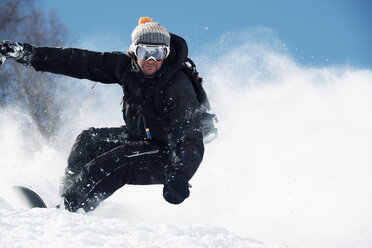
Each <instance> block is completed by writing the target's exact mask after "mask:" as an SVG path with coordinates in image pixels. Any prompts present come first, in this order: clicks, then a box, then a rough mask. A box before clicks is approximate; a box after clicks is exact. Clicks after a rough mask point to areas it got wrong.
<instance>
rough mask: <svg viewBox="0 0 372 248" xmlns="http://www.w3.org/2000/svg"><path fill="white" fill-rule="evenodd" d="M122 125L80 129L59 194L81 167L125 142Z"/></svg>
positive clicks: (62, 192) (64, 189)
mask: <svg viewBox="0 0 372 248" xmlns="http://www.w3.org/2000/svg"><path fill="white" fill-rule="evenodd" d="M127 139H128V135H127V132H126V129H125V128H124V127H115V128H89V129H88V130H84V131H82V132H81V133H80V134H79V135H78V137H77V138H76V141H75V143H74V145H73V147H72V149H71V152H70V155H69V157H68V160H67V167H66V169H65V176H64V178H63V182H62V184H63V185H62V189H61V192H60V194H61V195H63V194H64V193H65V191H66V189H67V188H68V187H69V186H70V185H71V183H72V182H73V181H74V179H75V178H76V177H77V176H78V175H79V173H80V172H81V170H82V169H83V167H84V166H85V165H86V164H88V163H89V162H90V161H92V160H93V159H95V158H96V157H98V156H100V155H101V154H103V153H105V152H107V151H109V150H112V149H113V148H115V147H118V146H120V145H123V144H125V143H126V142H127Z"/></svg>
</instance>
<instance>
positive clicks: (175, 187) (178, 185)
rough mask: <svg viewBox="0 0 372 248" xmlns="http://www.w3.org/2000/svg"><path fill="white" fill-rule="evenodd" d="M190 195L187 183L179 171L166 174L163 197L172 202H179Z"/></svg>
mask: <svg viewBox="0 0 372 248" xmlns="http://www.w3.org/2000/svg"><path fill="white" fill-rule="evenodd" d="M189 195H190V190H189V184H188V182H187V179H186V177H185V176H183V175H182V174H181V173H180V172H171V173H169V174H168V175H167V176H166V179H165V183H164V188H163V197H164V199H165V200H166V201H167V202H169V203H172V204H180V203H181V202H183V201H184V200H185V199H186V198H187V197H189Z"/></svg>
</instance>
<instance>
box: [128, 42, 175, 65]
mask: <svg viewBox="0 0 372 248" xmlns="http://www.w3.org/2000/svg"><path fill="white" fill-rule="evenodd" d="M131 50H132V52H133V53H134V54H135V55H136V56H137V57H138V58H140V59H141V60H145V61H148V60H150V59H153V60H155V61H160V60H163V59H165V58H166V57H168V55H169V47H167V46H159V45H143V44H138V45H131Z"/></svg>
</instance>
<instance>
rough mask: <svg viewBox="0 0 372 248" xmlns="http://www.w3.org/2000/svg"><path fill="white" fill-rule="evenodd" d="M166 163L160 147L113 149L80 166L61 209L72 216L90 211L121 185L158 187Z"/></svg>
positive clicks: (145, 144)
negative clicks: (69, 212) (79, 170)
mask: <svg viewBox="0 0 372 248" xmlns="http://www.w3.org/2000/svg"><path fill="white" fill-rule="evenodd" d="M168 161H169V152H168V149H167V147H166V145H164V144H162V143H157V142H147V141H137V142H129V143H127V144H125V145H121V146H119V147H116V148H114V149H112V150H110V151H108V152H106V153H104V154H102V155H101V156H98V157H97V158H95V159H94V160H92V161H90V162H89V163H88V164H87V165H85V166H84V168H83V169H82V170H81V172H80V174H79V175H78V177H77V178H75V180H74V181H73V183H72V185H71V186H70V187H69V188H68V189H67V191H66V193H65V195H64V197H65V206H66V208H67V209H68V210H69V211H72V212H74V211H76V210H77V209H79V208H83V209H84V210H85V211H91V210H93V209H95V208H96V207H97V206H98V204H99V202H101V201H102V200H104V199H106V198H107V197H109V196H110V195H112V194H113V193H114V192H115V191H116V190H117V189H119V188H120V187H122V186H123V185H125V184H136V185H147V184H162V183H163V182H164V167H165V165H166V163H167V162H168Z"/></svg>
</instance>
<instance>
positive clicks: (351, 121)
mask: <svg viewBox="0 0 372 248" xmlns="http://www.w3.org/2000/svg"><path fill="white" fill-rule="evenodd" d="M81 46H82V47H87V46H85V45H84V44H82V45H81ZM88 48H91V49H98V50H99V45H97V44H96V45H91V47H89V46H88ZM200 51H201V52H200V53H199V54H198V56H195V55H194V56H192V58H193V59H194V61H195V62H197V64H198V65H199V71H201V74H202V76H203V77H204V79H205V82H206V83H207V85H206V88H207V91H208V92H209V95H210V101H211V103H212V106H213V107H214V109H215V111H216V113H217V114H218V117H219V124H218V127H219V138H218V139H217V140H216V141H214V142H213V143H211V144H209V145H208V146H207V147H206V154H205V158H204V161H203V163H202V165H201V166H200V168H199V170H198V172H197V173H196V175H195V176H194V178H193V179H192V180H191V184H192V185H193V188H192V189H191V196H190V198H189V199H187V200H186V201H185V202H184V203H183V204H181V205H180V206H172V205H170V204H167V203H166V202H165V201H164V200H163V199H162V196H161V190H162V188H161V186H130V185H128V186H125V187H123V188H122V189H120V190H119V191H117V192H116V193H115V194H114V195H113V196H112V197H110V198H109V199H108V200H106V201H105V202H104V203H103V204H101V206H100V207H99V208H98V209H96V210H95V211H94V212H92V213H89V214H71V213H68V212H66V211H61V210H56V209H33V210H27V209H20V208H19V207H18V206H17V203H16V199H14V197H13V196H12V193H11V192H10V191H9V189H8V188H9V185H14V184H22V185H26V186H31V187H32V188H33V189H34V190H35V191H37V192H39V193H40V195H41V196H42V197H43V198H44V199H45V201H46V203H47V205H49V206H54V205H56V204H58V203H59V198H58V187H59V185H58V181H59V178H60V176H61V175H62V174H63V169H64V167H65V163H66V162H65V161H66V158H67V156H68V152H69V149H70V147H71V146H72V143H73V141H74V139H75V137H76V136H77V135H78V133H79V132H80V131H81V130H82V129H84V128H88V127H90V126H95V127H103V126H118V125H121V124H122V120H121V114H120V105H119V103H120V101H121V89H120V88H119V87H118V86H111V85H101V84H97V85H96V86H95V88H94V90H91V89H90V86H91V85H92V83H91V82H88V81H84V80H81V81H76V80H72V79H66V78H63V79H62V80H61V81H62V82H61V85H66V89H65V91H64V92H70V93H71V99H69V100H68V101H66V110H65V111H66V112H65V113H64V118H65V125H64V126H63V127H62V128H61V131H60V133H59V134H58V137H57V139H56V140H57V142H55V143H53V144H48V143H46V142H45V141H44V140H43V138H42V137H40V135H39V134H38V132H37V130H35V129H34V128H33V125H32V121H31V120H30V119H29V118H28V117H27V115H25V114H23V112H22V110H19V109H1V110H0V116H1V119H0V151H1V156H0V166H1V175H0V188H1V191H0V247H50V244H51V243H53V245H56V247H59V246H60V247H248V248H249V247H317V248H322V247H327V248H328V247H362V248H367V247H371V246H372V235H371V233H372V213H371V211H370V209H371V208H372V193H371V188H372V181H371V180H370V175H371V174H372V167H371V163H372V159H371V158H372V157H371V154H372V150H371V147H372V129H371V128H370V127H371V126H372V115H371V113H372V71H371V70H369V69H360V68H352V67H349V66H331V65H330V66H329V67H303V66H301V65H299V64H298V63H297V62H296V61H295V58H293V57H292V56H291V55H289V54H288V52H287V51H286V49H285V46H283V43H282V42H281V41H280V40H278V39H276V38H275V34H273V33H272V32H271V31H270V30H267V29H256V30H248V31H247V32H245V33H243V35H242V32H239V34H234V33H228V34H226V36H223V37H221V40H220V41H218V42H216V43H215V44H214V45H208V46H207V47H206V48H200ZM76 92H78V93H76ZM77 106H79V107H77ZM248 237H250V238H248ZM251 238H253V239H254V240H253V239H251ZM255 240H259V241H255ZM176 244H177V246H176Z"/></svg>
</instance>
